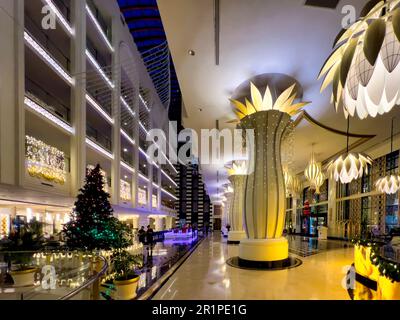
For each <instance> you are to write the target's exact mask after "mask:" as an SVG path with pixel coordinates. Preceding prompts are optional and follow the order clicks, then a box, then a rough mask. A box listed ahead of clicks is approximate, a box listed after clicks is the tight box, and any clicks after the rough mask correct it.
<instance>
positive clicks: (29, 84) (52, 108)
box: [25, 77, 71, 124]
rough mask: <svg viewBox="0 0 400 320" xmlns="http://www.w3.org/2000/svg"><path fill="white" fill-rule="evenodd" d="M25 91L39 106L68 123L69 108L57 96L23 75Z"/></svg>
mask: <svg viewBox="0 0 400 320" xmlns="http://www.w3.org/2000/svg"><path fill="white" fill-rule="evenodd" d="M25 91H26V93H27V96H28V97H29V98H30V99H31V100H33V101H35V102H36V103H38V104H39V105H40V106H41V107H43V108H45V109H46V110H47V111H49V112H50V113H52V114H53V115H55V116H56V117H58V118H59V119H61V120H63V121H65V122H67V123H69V124H70V120H71V119H70V114H71V111H70V109H69V108H68V107H67V106H66V105H65V104H64V103H63V102H61V101H60V99H59V98H57V97H56V96H54V95H52V94H51V93H49V92H48V91H47V90H46V89H44V88H43V87H42V86H41V85H40V84H39V83H37V82H35V81H33V80H32V79H30V78H28V77H25Z"/></svg>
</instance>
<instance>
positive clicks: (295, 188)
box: [292, 176, 303, 196]
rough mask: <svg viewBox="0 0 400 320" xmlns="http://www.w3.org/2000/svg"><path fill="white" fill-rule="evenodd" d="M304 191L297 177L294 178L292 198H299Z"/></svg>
mask: <svg viewBox="0 0 400 320" xmlns="http://www.w3.org/2000/svg"><path fill="white" fill-rule="evenodd" d="M302 191H303V184H302V182H301V181H300V179H299V178H298V177H297V176H294V177H293V183H292V196H297V195H298V194H300V192H302Z"/></svg>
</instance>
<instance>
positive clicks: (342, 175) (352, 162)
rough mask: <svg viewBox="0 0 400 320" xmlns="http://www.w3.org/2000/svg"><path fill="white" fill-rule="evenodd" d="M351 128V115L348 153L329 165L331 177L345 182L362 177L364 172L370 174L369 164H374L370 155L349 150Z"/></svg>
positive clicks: (348, 122)
mask: <svg viewBox="0 0 400 320" xmlns="http://www.w3.org/2000/svg"><path fill="white" fill-rule="evenodd" d="M349 128H350V117H348V118H347V148H346V153H345V154H343V155H340V156H339V157H338V158H337V159H336V160H332V161H331V162H330V163H329V164H328V166H327V168H328V172H329V174H330V176H331V178H333V179H334V180H335V181H340V182H341V183H343V184H346V183H350V182H351V181H353V180H356V179H358V178H361V177H362V176H363V174H364V173H365V174H368V165H371V164H372V159H371V158H370V157H369V156H368V155H365V154H363V153H353V152H349Z"/></svg>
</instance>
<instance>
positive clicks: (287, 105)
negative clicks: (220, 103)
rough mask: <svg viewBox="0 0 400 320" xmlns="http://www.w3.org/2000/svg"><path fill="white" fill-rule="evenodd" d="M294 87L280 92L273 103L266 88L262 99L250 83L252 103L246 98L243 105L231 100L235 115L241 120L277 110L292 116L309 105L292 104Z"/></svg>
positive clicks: (295, 92) (302, 103)
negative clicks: (262, 112)
mask: <svg viewBox="0 0 400 320" xmlns="http://www.w3.org/2000/svg"><path fill="white" fill-rule="evenodd" d="M295 86H296V84H293V85H292V86H291V87H289V88H288V89H286V90H285V91H284V92H282V94H281V95H280V96H279V97H278V98H277V99H276V101H275V102H274V101H273V98H272V94H271V90H270V88H269V87H268V86H267V88H266V90H265V93H264V97H262V96H261V93H260V91H259V90H258V88H257V87H256V86H255V85H254V84H253V83H252V82H250V90H251V100H252V101H251V102H250V101H249V100H248V99H247V98H246V99H245V104H243V103H242V102H240V101H238V100H235V99H231V102H232V103H233V104H234V105H235V107H236V109H235V113H236V115H237V116H238V118H239V119H243V118H244V117H246V116H248V115H250V114H253V113H256V112H259V111H267V110H278V111H281V112H284V113H287V114H289V115H290V116H293V115H295V114H297V113H298V112H300V111H301V108H303V107H304V106H305V105H307V104H309V102H299V103H295V104H293V102H294V100H295V99H296V96H297V91H296V90H295Z"/></svg>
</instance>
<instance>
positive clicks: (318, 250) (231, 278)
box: [153, 233, 353, 300]
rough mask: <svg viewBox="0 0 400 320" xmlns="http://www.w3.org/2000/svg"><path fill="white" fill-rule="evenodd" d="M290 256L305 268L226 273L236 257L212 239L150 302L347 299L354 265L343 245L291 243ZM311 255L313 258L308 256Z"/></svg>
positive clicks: (232, 250) (301, 240) (306, 241)
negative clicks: (347, 269) (346, 280)
mask: <svg viewBox="0 0 400 320" xmlns="http://www.w3.org/2000/svg"><path fill="white" fill-rule="evenodd" d="M289 243H290V252H291V254H295V252H296V256H297V257H299V258H300V259H301V260H302V261H303V264H302V265H301V266H299V267H297V268H294V269H289V270H280V271H252V270H242V269H237V268H233V267H230V266H228V265H227V264H226V260H227V259H228V258H230V257H232V256H237V255H238V246H237V245H227V244H226V239H223V238H222V237H221V235H220V234H219V233H214V234H213V235H211V236H209V237H208V238H207V239H205V240H203V242H202V243H201V244H200V245H199V247H198V248H197V249H196V250H195V251H194V252H193V253H192V255H191V256H190V257H189V258H188V259H187V260H186V261H185V263H184V264H183V265H182V266H181V267H180V268H179V269H178V270H177V271H176V272H175V273H174V275H173V276H172V277H171V278H170V279H169V280H168V282H167V283H165V284H164V286H163V287H162V288H161V289H160V290H159V292H158V293H157V294H156V295H155V296H154V298H153V299H154V300H172V299H182V300H192V299H193V300H196V299H205V300H207V299H209V300H213V299H214V300H216V299H237V300H244V299H263V300H264V299H265V300H270V299H272V300H273V299H278V300H297V299H302V300H303V299H306V300H316V299H339V300H343V299H346V300H348V299H350V297H349V295H348V293H347V291H346V290H345V289H343V287H342V280H343V278H344V277H345V271H344V270H343V268H344V267H345V266H348V265H351V263H352V262H353V249H352V246H351V245H348V244H347V243H345V242H341V241H333V240H320V241H315V240H314V239H308V238H303V237H298V236H291V238H289ZM309 253H311V254H309Z"/></svg>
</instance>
